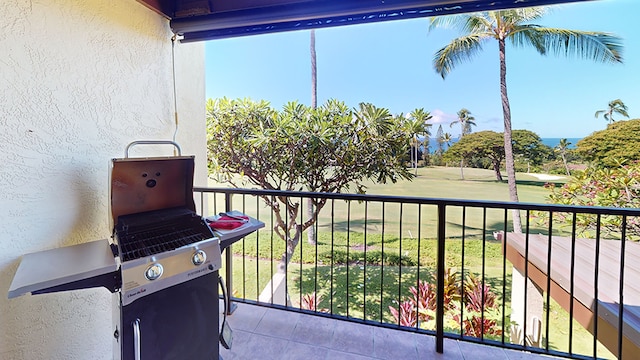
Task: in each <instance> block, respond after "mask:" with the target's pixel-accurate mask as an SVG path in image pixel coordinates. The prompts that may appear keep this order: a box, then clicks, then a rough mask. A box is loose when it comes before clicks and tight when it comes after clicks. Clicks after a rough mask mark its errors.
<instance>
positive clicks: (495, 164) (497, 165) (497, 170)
mask: <svg viewBox="0 0 640 360" xmlns="http://www.w3.org/2000/svg"><path fill="white" fill-rule="evenodd" d="M492 163H493V172H494V173H495V174H496V180H498V181H502V173H500V161H492Z"/></svg>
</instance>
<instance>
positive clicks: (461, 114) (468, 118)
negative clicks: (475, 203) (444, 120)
mask: <svg viewBox="0 0 640 360" xmlns="http://www.w3.org/2000/svg"><path fill="white" fill-rule="evenodd" d="M475 119H476V118H475V117H473V116H472V115H471V111H469V110H467V109H465V108H462V109H460V111H458V119H457V120H454V121H452V122H451V124H449V126H451V127H452V126H453V124H457V123H460V138H459V139H462V137H463V136H465V135H467V134H471V126H472V125H473V126H476V123H475V122H474V120H475ZM463 168H464V158H462V159H460V179H462V180H464V171H463Z"/></svg>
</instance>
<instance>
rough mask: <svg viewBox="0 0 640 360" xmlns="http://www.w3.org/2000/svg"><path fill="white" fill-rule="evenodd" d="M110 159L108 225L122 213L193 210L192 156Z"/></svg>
mask: <svg viewBox="0 0 640 360" xmlns="http://www.w3.org/2000/svg"><path fill="white" fill-rule="evenodd" d="M126 155H127V157H125V158H120V159H112V162H111V179H110V180H111V181H110V182H111V189H110V198H111V202H110V207H111V209H110V210H111V228H113V226H114V224H116V223H117V222H118V218H119V217H120V216H123V215H130V214H137V213H144V212H149V211H155V210H161V209H169V208H185V209H189V210H191V211H193V212H195V203H194V201H193V172H194V166H195V165H194V163H195V162H194V156H167V157H145V158H130V157H128V152H127V154H126Z"/></svg>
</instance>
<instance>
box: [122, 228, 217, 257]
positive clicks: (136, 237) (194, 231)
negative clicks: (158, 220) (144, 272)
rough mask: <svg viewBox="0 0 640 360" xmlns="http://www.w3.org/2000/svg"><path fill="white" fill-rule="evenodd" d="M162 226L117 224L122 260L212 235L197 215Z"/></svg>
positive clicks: (157, 252)
mask: <svg viewBox="0 0 640 360" xmlns="http://www.w3.org/2000/svg"><path fill="white" fill-rule="evenodd" d="M163 225H164V226H157V225H156V226H149V224H147V225H146V226H141V227H138V228H136V229H135V230H134V228H133V227H127V226H125V227H120V231H117V236H118V244H119V246H120V259H121V260H122V261H129V260H135V259H139V258H143V257H146V256H151V255H154V254H159V253H162V252H166V251H171V250H175V249H177V248H180V247H182V246H185V245H190V244H193V243H196V242H199V241H202V240H206V239H210V238H211V237H212V236H213V235H212V233H211V230H210V229H209V227H208V226H207V225H206V224H205V223H204V221H202V219H201V218H193V217H192V218H190V219H189V221H184V218H182V219H181V220H179V221H176V222H174V223H167V222H165V223H164V224H163Z"/></svg>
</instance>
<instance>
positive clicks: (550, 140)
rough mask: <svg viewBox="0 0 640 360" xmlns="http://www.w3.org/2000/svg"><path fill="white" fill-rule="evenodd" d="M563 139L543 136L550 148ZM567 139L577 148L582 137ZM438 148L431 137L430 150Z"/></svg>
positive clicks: (570, 147)
mask: <svg viewBox="0 0 640 360" xmlns="http://www.w3.org/2000/svg"><path fill="white" fill-rule="evenodd" d="M561 139H562V138H541V140H542V143H543V144H545V145H547V146H549V147H550V148H554V147H556V146H557V145H558V144H559V143H560V140H561ZM566 139H567V141H569V142H570V143H571V144H570V145H569V149H575V147H576V143H577V142H578V141H580V140H581V139H582V138H566ZM456 141H458V139H457V138H455V139H454V140H453V141H452V142H451V145H453V144H454V143H455V142H456ZM437 148H438V141H436V139H435V138H429V151H430V152H434V151H435V150H436V149H437Z"/></svg>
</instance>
